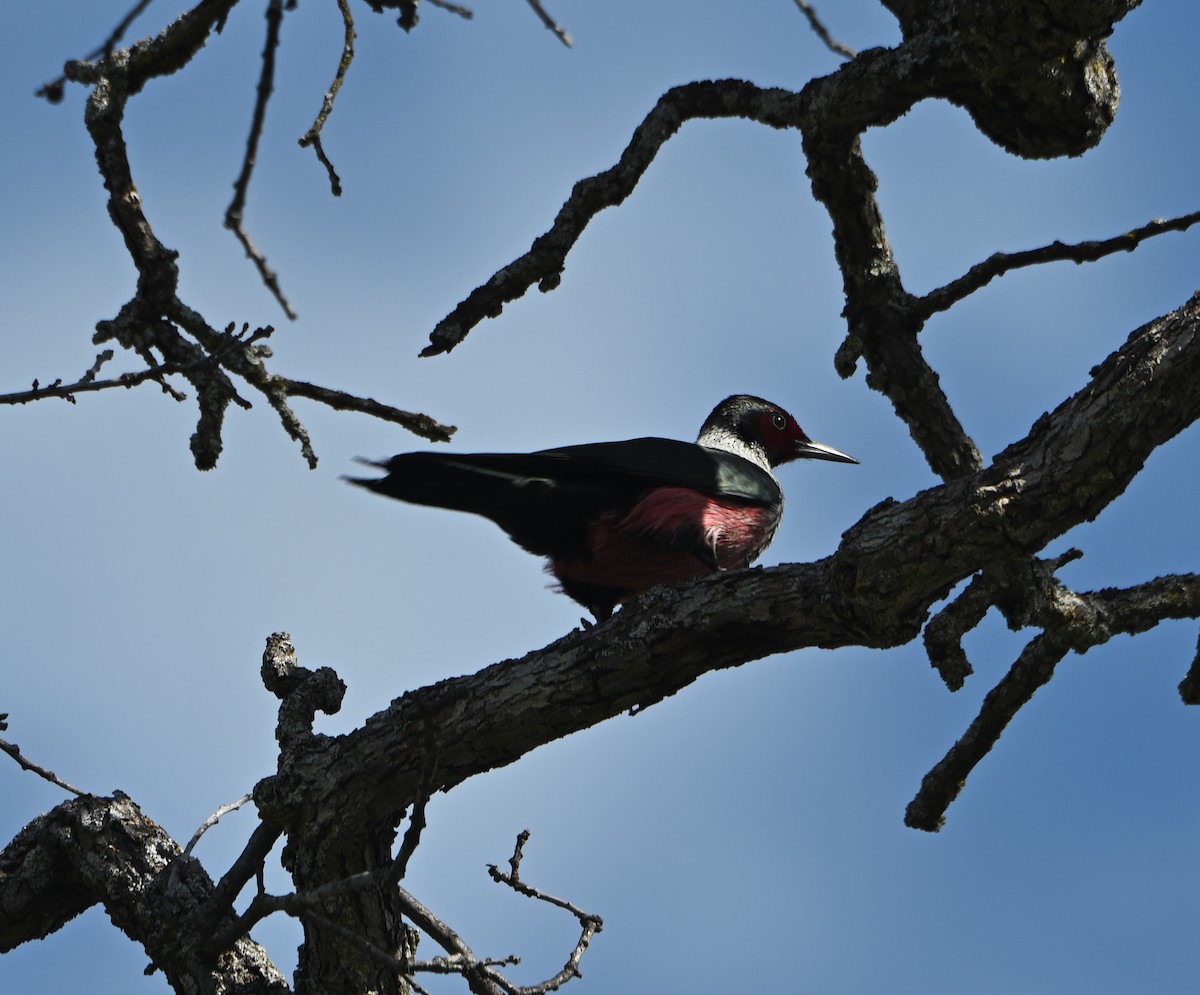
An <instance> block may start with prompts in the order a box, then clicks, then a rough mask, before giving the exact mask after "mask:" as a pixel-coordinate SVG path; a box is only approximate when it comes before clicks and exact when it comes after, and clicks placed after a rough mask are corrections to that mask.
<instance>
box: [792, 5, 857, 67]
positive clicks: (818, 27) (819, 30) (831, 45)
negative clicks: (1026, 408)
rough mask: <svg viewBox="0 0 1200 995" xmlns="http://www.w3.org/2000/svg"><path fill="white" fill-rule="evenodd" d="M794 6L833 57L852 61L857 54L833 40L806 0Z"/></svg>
mask: <svg viewBox="0 0 1200 995" xmlns="http://www.w3.org/2000/svg"><path fill="white" fill-rule="evenodd" d="M796 6H797V7H799V8H800V13H802V14H803V15H804V16H805V17H806V18H808V25H809V27H811V28H812V29H813V33H814V34H816V36H817V37H818V38H820V39H821V41H822V42H824V44H825V47H826V48H827V49H829V51H831V52H833V54H834V55H841V56H844V57H845V58H847V59H853V58H854V56H855V55H856V54H858V53H856V52H855V51H854V49H852V48H849V47H847V46H846V45H843V44H842V43H841V42H840V41H835V40H834V37H833V35H831V34H830V33H829V29H828V28H826V27H825V25H824V24H822V23H821V19H820V18H819V17H817V12H816V11H815V10H813V7H812V4H810V3H807V2H806V0H796Z"/></svg>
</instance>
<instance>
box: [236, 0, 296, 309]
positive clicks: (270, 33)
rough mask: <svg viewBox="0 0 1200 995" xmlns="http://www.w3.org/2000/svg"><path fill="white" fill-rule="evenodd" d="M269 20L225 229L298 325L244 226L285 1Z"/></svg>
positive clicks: (275, 1) (276, 2)
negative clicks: (251, 109)
mask: <svg viewBox="0 0 1200 995" xmlns="http://www.w3.org/2000/svg"><path fill="white" fill-rule="evenodd" d="M266 17H267V39H266V43H265V44H264V45H263V53H262V71H261V72H260V73H259V76H258V94H257V96H256V98H255V101H254V114H253V116H252V118H251V121H250V135H249V137H248V138H247V139H246V154H245V156H244V157H243V158H242V171H241V172H240V173H239V174H238V178H237V180H236V181H234V184H233V200H231V201H230V202H229V207H228V208H226V209H225V227H226V228H228V229H229V230H230V231H231V232H233V234H234V236H235V237H236V238H237V240H238V241H239V242H240V243H241V245H242V248H243V249H244V250H245V252H246V255H247V256H248V257H249V258H250V261H251V262H253V263H254V265H255V267H256V268H257V269H258V275H259V276H260V277H261V278H262V281H263V283H264V284H265V285H266V287H267V289H268V290H269V291H270V292H271V294H272V295H273V296H274V298H275V300H276V301H278V302H279V306H280V307H281V308H282V309H283V313H284V314H286V315H287V316H288V317H289V318H291V319H292V320H293V321H294V320H295V319H296V312H295V311H294V310H293V309H292V306H291V304H290V303H288V299H287V298H286V297H285V296H284V295H283V290H282V288H280V286H279V277H278V276H277V275H276V273H275V271H274V270H272V269H271V268H270V267H269V266H268V265H267V259H266V256H264V255H263V254H262V253H261V252H259V251H258V249H257V248H256V247H255V245H254V243H253V242H252V241H251V240H250V236H249V234H247V232H246V229H245V226H244V225H243V212H244V210H245V207H246V191H247V189H248V188H249V186H250V176H251V174H252V173H253V172H254V164H255V161H256V160H257V157H258V142H259V139H260V138H262V129H263V121H264V120H265V119H266V115H267V102H268V101H269V100H270V99H271V92H272V90H273V88H274V85H275V83H274V81H275V50H276V49H277V48H278V47H279V27H280V25H281V24H282V23H283V0H270V3H268V4H267V11H266Z"/></svg>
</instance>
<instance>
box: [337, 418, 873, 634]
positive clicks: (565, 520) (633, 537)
mask: <svg viewBox="0 0 1200 995" xmlns="http://www.w3.org/2000/svg"><path fill="white" fill-rule="evenodd" d="M796 459H820V460H833V461H834V462H837V463H857V462H858V460H856V459H854V457H852V456H847V455H846V454H845V453H843V452H839V451H838V450H836V449H834V448H832V447H831V446H826V445H823V444H821V443H820V442H813V440H812V439H810V438H809V437H808V436H807V435H805V433H804V431H803V429H801V428H800V426H799V425H798V424H797V423H796V419H795V418H793V417H792V416H791V415H790V414H788V413H787V412H786V411H784V410H783V408H781V407H779V406H778V405H777V404H772V403H771V402H770V401H764V400H763V399H762V398H761V397H752V396H751V395H749V394H735V395H734V396H733V397H728V398H726V399H725V400H724V401H722V402H721V403H720V404H718V405H717V406H716V407H715V408H714V409H713V412H712V414H710V415H709V416H708V418H707V419H706V420H705V422H704V425H703V426H702V427H701V429H700V435H699V437H698V438H697V439H696V441H695V442H694V443H691V442H679V441H676V440H674V439H656V438H644V439H629V440H627V441H625V442H598V443H592V444H589V445H581V446H564V447H563V448H561V449H544V450H541V451H540V452H536V453H476V454H467V455H452V454H449V453H403V454H401V455H399V456H393V457H392V458H391V459H388V460H382V461H379V462H375V461H370V460H364V461H363V462H366V463H368V464H369V465H371V466H376V467H379V468H380V469H381V470H386V471H387V476H385V477H378V478H375V479H364V478H353V477H352V478H347V479H348V480H349V482H350V483H352V484H357V485H359V486H360V487H365V488H367V489H368V490H371V491H374V492H375V493H376V494H384V495H387V496H388V497H392V498H397V499H399V500H401V501H408V502H410V503H412V504H423V505H432V506H434V507H438V508H450V509H453V510H455V511H469V512H473V513H474V514H477V515H483V516H484V517H485V518H490V519H491V520H492V521H493V522H495V523H496V524H497V525H499V526H500V528H502V529H503V530H504V531H505V532H507V533H508V535H509V537H510V538H511V539H512V540H513V541H514V542H515V543H517V545H519V546H520V547H521V548H522V549H525V550H527V551H528V552H530V553H534V554H535V555H538V556H544V557H546V558H547V564H546V570H547V572H548V573H550V574H552V575H553V576H554V577H555V578H556V579H557V581H558V588H559V590H561V591H562V593H564V594H566V595H567V596H568V597H571V598H573V599H574V600H575V601H577V602H579V603H580V604H581V605H583V606H584V607H585V608H587V610H588V611H590V612H591V613H592V614H593V615H594V616H595V617H596V620H597V621H603V620H605V619H606V618H608V617H609V616H610V615H611V614H612V612H613V609H614V608H615V607H616V606H617V605H619V604H623V603H624V602H626V601H629V600H630V599H631V598H633V597H634V596H636V595H638V594H641V593H642V592H643V591H646V590H649V589H650V588H651V587H654V586H655V585H656V584H678V583H681V582H683V581H687V580H692V579H694V578H696V577H701V576H703V575H705V574H708V573H712V572H714V571H717V570H734V569H740V568H742V567H747V566H749V565H750V564H751V563H752V562H753V561H754V560H755V559H757V558H758V556H759V554H761V553H762V551H763V550H764V549H766V548H767V545H768V544H769V543H770V541H771V539H772V538H773V537H774V535H775V530H776V529H777V528H778V527H779V519H780V516H781V515H782V514H783V491H782V490H781V489H780V487H779V481H778V480H776V478H775V474H774V472H773V469H774V468H775V467H777V466H780V465H782V464H784V463H788V462H791V461H792V460H796Z"/></svg>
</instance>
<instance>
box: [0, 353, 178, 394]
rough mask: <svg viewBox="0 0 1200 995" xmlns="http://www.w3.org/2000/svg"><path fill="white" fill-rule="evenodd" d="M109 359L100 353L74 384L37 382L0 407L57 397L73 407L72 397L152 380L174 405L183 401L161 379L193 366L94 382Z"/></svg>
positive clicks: (168, 367)
mask: <svg viewBox="0 0 1200 995" xmlns="http://www.w3.org/2000/svg"><path fill="white" fill-rule="evenodd" d="M112 356H113V352H112V350H111V349H106V350H104V352H102V353H101V354H100V355H99V356H97V357H96V363H95V364H93V366H92V368H91V369H90V370H88V372H87V373H85V374H84V375H83V376H82V377H80V378H79V380H77V381H76V382H75V383H70V384H64V383H63V382H62V379H61V378H60V379H58V380H55V381H54V383H52V384H48V385H47V386H45V387H43V386H42V385H41V384H40V383H39V382H38V381H37V380H34V382H33V386H32V387H31V388H30V389H29V390H19V391H15V392H13V393H11V394H0V404H28V403H29V402H30V401H41V400H45V399H46V398H48V397H58V398H61V399H62V400H64V401H69V402H70V403H71V404H74V403H75V395H76V394H87V393H94V392H95V391H99V390H109V389H110V388H112V387H125V388H130V387H136V386H137V385H138V384H142V383H145V382H146V381H147V380H153V381H154V382H155V383H157V384H158V385H159V386H160V387H162V389H163V393H166V394H170V395H171V397H173V398H174V399H175V400H176V401H185V400H187V395H186V394H184V393H183V392H182V391H179V390H176V389H175V388H174V387H172V386H171V385H170V384H168V383H167V382H166V381H165V380H164V379H163V378H164V377H167V376H170V375H172V374H174V373H180V372H183V371H184V369H186V368H187V367H190V366H192V365H194V364H190V363H189V364H174V363H169V364H165V365H162V366H152V367H150V368H149V369H146V370H141V371H139V372H137V373H122V374H121V375H120V376H119V377H113V378H112V379H109V380H96V379H95V375H96V372H97V371H98V370H99V368H100V366H101V364H102V363H103V362H105V361H107V360H109V359H111V358H112Z"/></svg>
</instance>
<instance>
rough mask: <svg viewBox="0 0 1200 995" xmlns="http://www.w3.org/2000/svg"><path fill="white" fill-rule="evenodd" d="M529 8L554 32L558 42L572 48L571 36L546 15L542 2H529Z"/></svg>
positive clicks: (533, 0)
mask: <svg viewBox="0 0 1200 995" xmlns="http://www.w3.org/2000/svg"><path fill="white" fill-rule="evenodd" d="M529 6H530V7H532V8H533V12H534V13H535V14H537V16H538V18H539V19H540V20H541V22H542V23H543V24H544V25H545V26H546V27H547V28H549V29H550V30H551V31H553V32H554V34H555V36H556V37H557V38H558V40H559V41H561V42H562V43H563V44H564V45H566V46H567V48H570V47H571V44H572V42H571V36H570V35H569V34H567V32H566V30H564V29H563V27H562V26H561V25H560V24H559V23H558V22H557V21H555V20H554V18H553V17H551V16H550V15H549V14H547V13H546V8H544V7H543V6H542V4H541V0H529Z"/></svg>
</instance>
